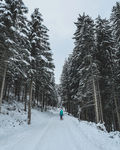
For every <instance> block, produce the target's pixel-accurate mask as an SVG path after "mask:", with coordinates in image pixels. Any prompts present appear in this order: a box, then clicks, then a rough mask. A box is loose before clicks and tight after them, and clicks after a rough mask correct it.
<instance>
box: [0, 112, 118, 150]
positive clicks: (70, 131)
mask: <svg viewBox="0 0 120 150" xmlns="http://www.w3.org/2000/svg"><path fill="white" fill-rule="evenodd" d="M33 115H34V118H33V121H32V125H31V126H27V125H23V126H22V127H19V128H17V129H16V128H15V130H14V128H13V129H12V130H11V131H9V132H7V131H6V133H5V134H3V136H0V150H119V149H120V144H117V143H115V140H113V139H110V138H109V137H108V135H107V134H106V133H104V132H102V131H99V130H98V129H97V128H95V127H94V126H91V125H89V124H87V123H86V122H80V123H79V122H78V121H77V119H75V118H73V117H70V116H68V115H65V116H64V120H62V121H61V120H59V114H58V112H47V113H41V112H36V111H35V112H33Z"/></svg>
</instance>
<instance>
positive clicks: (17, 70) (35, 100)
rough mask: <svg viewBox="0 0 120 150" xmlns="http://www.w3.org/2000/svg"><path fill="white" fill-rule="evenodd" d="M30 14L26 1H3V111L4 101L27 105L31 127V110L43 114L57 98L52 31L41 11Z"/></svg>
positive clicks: (0, 67)
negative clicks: (44, 21)
mask: <svg viewBox="0 0 120 150" xmlns="http://www.w3.org/2000/svg"><path fill="white" fill-rule="evenodd" d="M27 13H28V8H27V7H26V6H25V5H24V3H23V1H22V0H1V1H0V112H1V105H2V100H3V99H4V100H6V101H13V100H17V101H19V102H23V103H24V110H25V111H26V110H27V108H28V124H30V123H31V107H34V106H39V107H41V110H42V111H43V109H46V106H49V105H51V106H55V105H56V99H57V97H56V90H55V79H54V64H53V58H52V52H51V49H50V44H49V36H48V34H47V32H48V29H47V27H46V26H45V25H44V24H43V19H42V15H41V13H40V12H39V9H37V8H36V9H35V10H34V12H33V13H32V14H31V20H28V19H27V17H26V14H27ZM27 106H28V107H27Z"/></svg>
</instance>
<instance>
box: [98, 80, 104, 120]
mask: <svg viewBox="0 0 120 150" xmlns="http://www.w3.org/2000/svg"><path fill="white" fill-rule="evenodd" d="M97 86H98V97H99V102H100V103H99V106H100V121H101V123H103V122H104V119H103V108H102V101H101V95H100V88H99V82H98V79H97Z"/></svg>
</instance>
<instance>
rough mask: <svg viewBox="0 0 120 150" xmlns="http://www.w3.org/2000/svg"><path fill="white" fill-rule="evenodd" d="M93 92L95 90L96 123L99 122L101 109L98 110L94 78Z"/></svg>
mask: <svg viewBox="0 0 120 150" xmlns="http://www.w3.org/2000/svg"><path fill="white" fill-rule="evenodd" d="M93 90H94V101H95V112H96V123H98V122H99V120H100V119H99V109H98V99H97V93H96V86H95V79H94V77H93Z"/></svg>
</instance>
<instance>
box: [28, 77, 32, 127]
mask: <svg viewBox="0 0 120 150" xmlns="http://www.w3.org/2000/svg"><path fill="white" fill-rule="evenodd" d="M32 90H33V80H32V79H31V81H30V93H29V103H28V125H30V124H31V103H32Z"/></svg>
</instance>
